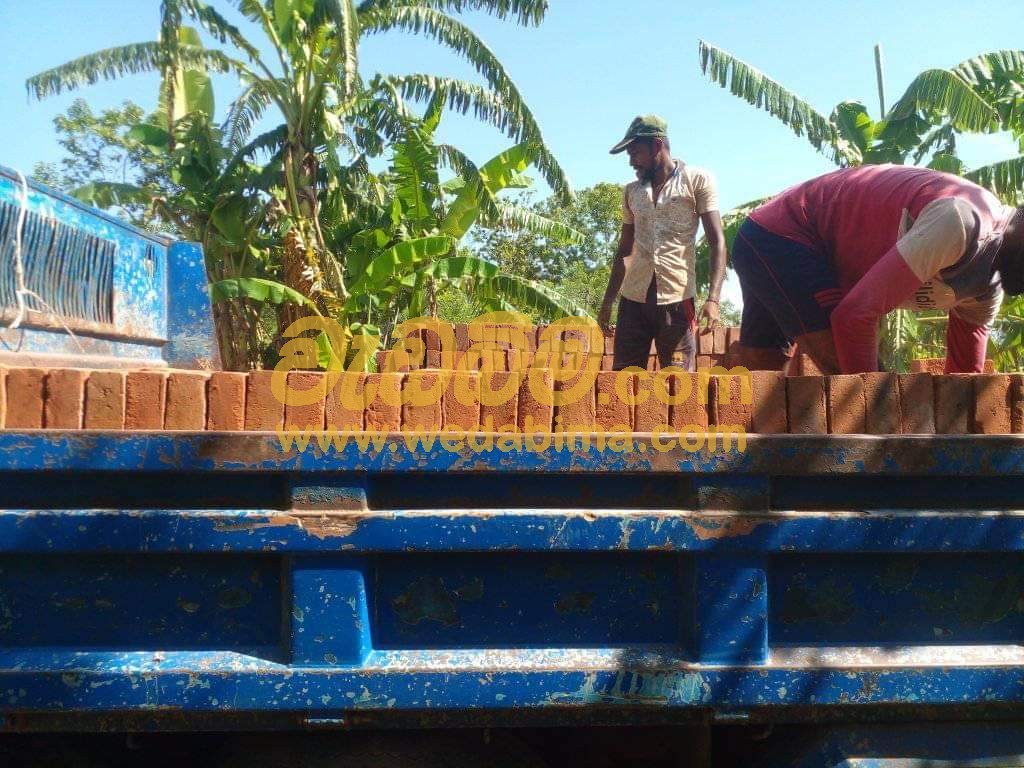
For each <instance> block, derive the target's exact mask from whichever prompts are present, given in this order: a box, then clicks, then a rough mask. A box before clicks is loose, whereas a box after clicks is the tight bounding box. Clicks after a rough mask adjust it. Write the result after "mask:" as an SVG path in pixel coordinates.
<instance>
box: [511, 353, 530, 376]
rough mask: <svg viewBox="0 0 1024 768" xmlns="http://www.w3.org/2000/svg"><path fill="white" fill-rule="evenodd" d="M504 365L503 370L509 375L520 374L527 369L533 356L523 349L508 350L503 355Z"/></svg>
mask: <svg viewBox="0 0 1024 768" xmlns="http://www.w3.org/2000/svg"><path fill="white" fill-rule="evenodd" d="M505 356H506V361H507V362H506V365H505V370H506V371H508V372H511V373H519V374H522V373H523V371H525V370H526V369H527V368H529V367H530V361H531V360H532V359H533V356H532V355H531V354H530V353H529V352H527V351H526V350H523V349H510V350H508V351H507V352H506V353H505Z"/></svg>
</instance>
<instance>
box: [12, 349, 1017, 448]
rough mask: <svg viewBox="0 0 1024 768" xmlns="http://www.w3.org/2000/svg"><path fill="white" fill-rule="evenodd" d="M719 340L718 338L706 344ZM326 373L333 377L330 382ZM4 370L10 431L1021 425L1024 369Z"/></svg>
mask: <svg viewBox="0 0 1024 768" xmlns="http://www.w3.org/2000/svg"><path fill="white" fill-rule="evenodd" d="M705 343H711V344H712V348H714V346H713V345H714V340H713V339H712V340H711V341H710V342H705ZM332 382H333V386H331V384H332ZM277 387H279V389H278V390H277V391H275V390H276V387H275V377H274V375H273V373H272V372H270V371H254V372H251V373H248V374H244V373H231V372H223V371H218V372H215V373H203V372H194V371H161V370H139V371H127V372H125V371H111V370H97V371H90V370H84V369H52V370H47V369H39V368H7V369H0V426H2V427H3V428H6V429H60V430H73V429H104V430H133V431H137V430H172V431H173V430H189V431H198V430H218V431H239V430H249V431H273V430H277V429H281V428H288V429H309V428H313V429H323V428H328V427H329V428H335V429H343V430H364V429H365V430H383V431H400V430H403V429H408V430H412V429H420V430H432V429H433V430H437V429H459V430H472V429H476V428H477V427H478V426H483V427H484V428H486V429H488V430H496V431H500V430H520V431H551V430H556V431H557V430H559V429H563V430H569V431H575V430H579V429H593V430H596V431H615V430H630V431H634V432H653V431H657V430H661V429H671V430H681V429H686V428H690V429H703V428H706V427H708V426H718V427H727V426H728V427H730V428H741V429H743V430H745V431H747V432H750V433H762V434H773V433H786V432H788V433H792V434H881V435H884V434H936V433H937V434H1013V433H1022V432H1024V374H970V375H968V374H954V375H932V374H930V373H927V372H925V373H907V374H892V373H870V374H861V375H847V376H784V375H783V374H781V373H778V372H773V371H754V372H752V373H751V374H750V376H749V377H745V376H744V377H741V376H739V375H734V374H727V373H722V372H721V371H719V372H716V375H711V376H709V375H708V374H707V372H703V373H696V374H692V373H685V374H684V373H681V372H678V371H668V370H666V371H658V372H655V373H651V372H645V373H640V372H635V373H628V372H623V373H619V372H611V371H600V372H590V373H587V372H585V371H582V370H580V369H578V368H561V369H548V368H529V369H527V370H523V371H483V372H477V371H455V372H451V371H434V370H416V371H410V372H405V373H402V372H393V373H392V372H385V373H342V374H336V375H334V376H329V375H328V374H325V373H320V372H311V371H291V372H289V373H288V374H287V377H286V378H280V379H279V380H278V381H277Z"/></svg>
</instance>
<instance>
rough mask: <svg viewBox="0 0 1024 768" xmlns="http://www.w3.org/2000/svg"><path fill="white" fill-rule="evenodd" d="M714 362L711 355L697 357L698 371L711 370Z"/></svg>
mask: <svg viewBox="0 0 1024 768" xmlns="http://www.w3.org/2000/svg"><path fill="white" fill-rule="evenodd" d="M712 365H713V362H712V360H711V355H697V370H698V371H706V370H708V369H710V368H711V366H712Z"/></svg>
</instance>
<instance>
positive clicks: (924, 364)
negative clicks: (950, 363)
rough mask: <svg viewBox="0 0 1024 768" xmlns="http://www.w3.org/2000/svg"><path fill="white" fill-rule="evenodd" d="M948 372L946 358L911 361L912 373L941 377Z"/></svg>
mask: <svg viewBox="0 0 1024 768" xmlns="http://www.w3.org/2000/svg"><path fill="white" fill-rule="evenodd" d="M945 370H946V358H944V357H928V358H921V359H918V360H911V361H910V372H911V373H930V374H932V375H933V376H940V375H941V374H942V373H944V372H945Z"/></svg>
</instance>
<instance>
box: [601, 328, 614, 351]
mask: <svg viewBox="0 0 1024 768" xmlns="http://www.w3.org/2000/svg"><path fill="white" fill-rule="evenodd" d="M604 353H605V354H606V355H614V354H615V333H614V332H613V333H606V334H605V335H604Z"/></svg>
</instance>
